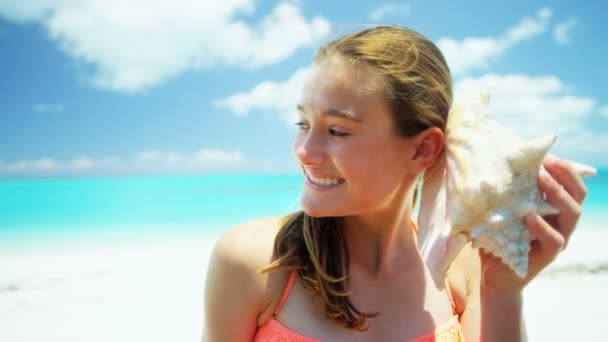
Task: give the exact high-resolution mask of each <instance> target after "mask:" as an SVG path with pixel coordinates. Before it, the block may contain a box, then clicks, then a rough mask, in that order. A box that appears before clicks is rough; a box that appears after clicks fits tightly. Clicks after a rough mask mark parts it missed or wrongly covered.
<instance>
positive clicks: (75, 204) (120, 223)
mask: <svg viewBox="0 0 608 342" xmlns="http://www.w3.org/2000/svg"><path fill="white" fill-rule="evenodd" d="M586 184H587V185H588V188H589V195H588V197H587V199H586V201H585V203H584V207H583V208H584V213H583V218H582V219H581V221H580V226H582V227H583V229H606V228H607V226H606V224H605V222H606V219H607V218H608V213H607V211H608V169H601V170H599V172H598V175H596V176H595V177H591V178H588V179H586ZM301 187H302V176H301V175H201V176H171V177H169V176H167V177H106V178H49V179H4V180H0V248H2V246H4V247H7V245H9V244H19V243H27V242H34V241H36V242H40V241H53V240H57V241H60V240H65V239H76V240H79V241H83V240H89V241H95V240H96V239H114V240H116V239H117V240H121V239H157V238H160V239H162V238H166V237H176V236H184V235H185V236H190V235H193V236H194V235H196V236H200V235H207V234H210V235H217V234H219V233H221V231H223V230H225V229H227V228H228V227H230V226H232V225H234V224H237V223H239V222H243V221H247V220H250V219H254V218H258V217H264V216H281V215H284V214H286V213H289V212H292V211H295V210H298V208H299V194H300V191H301Z"/></svg>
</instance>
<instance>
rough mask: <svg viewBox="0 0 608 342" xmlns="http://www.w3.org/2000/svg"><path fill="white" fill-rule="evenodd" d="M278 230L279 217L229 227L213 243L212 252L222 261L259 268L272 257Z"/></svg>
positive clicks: (265, 264)
mask: <svg viewBox="0 0 608 342" xmlns="http://www.w3.org/2000/svg"><path fill="white" fill-rule="evenodd" d="M278 230H279V219H278V218H274V217H269V218H261V219H256V220H253V221H249V222H245V223H241V224H239V225H236V226H234V227H232V228H230V229H229V230H228V231H227V232H226V233H225V234H224V235H223V236H222V237H221V238H220V239H219V240H218V241H217V243H216V244H215V247H214V252H213V254H214V255H215V254H219V255H220V256H222V257H224V258H226V260H224V261H229V262H234V263H238V264H241V266H252V267H254V268H257V269H260V268H263V267H264V266H267V265H268V262H269V261H270V258H271V257H272V247H273V244H274V239H275V237H276V234H277V232H278Z"/></svg>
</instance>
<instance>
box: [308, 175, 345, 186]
mask: <svg viewBox="0 0 608 342" xmlns="http://www.w3.org/2000/svg"><path fill="white" fill-rule="evenodd" d="M308 179H310V180H311V181H312V182H313V183H315V184H317V185H321V186H330V185H338V184H340V183H342V181H341V180H340V179H338V178H315V177H313V176H311V175H308Z"/></svg>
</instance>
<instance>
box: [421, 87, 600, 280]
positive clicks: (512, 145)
mask: <svg viewBox="0 0 608 342" xmlns="http://www.w3.org/2000/svg"><path fill="white" fill-rule="evenodd" d="M555 139H556V138H555V136H554V135H547V136H544V137H541V138H538V139H535V140H532V141H525V140H524V139H522V138H521V137H519V136H517V135H515V134H514V133H513V132H511V131H510V130H508V129H507V128H506V127H504V126H502V125H500V124H499V123H498V121H496V118H495V116H494V114H493V113H492V112H490V111H489V110H488V96H487V95H485V94H480V95H479V96H478V97H477V98H474V99H472V100H469V101H465V102H461V103H457V104H455V105H454V106H453V107H452V109H451V110H450V113H449V115H448V122H447V126H446V150H445V155H444V156H443V157H442V158H444V159H443V160H440V161H439V163H438V165H437V167H435V168H434V169H433V170H428V171H427V173H426V174H425V175H424V185H423V188H422V196H421V201H420V210H419V214H418V226H419V229H420V232H419V235H418V246H419V248H420V251H421V254H422V256H423V258H424V259H425V261H426V263H427V267H428V268H429V270H430V271H431V274H433V276H434V278H435V282H436V283H437V284H442V283H443V278H444V275H445V271H446V270H447V268H448V267H449V265H450V263H451V262H452V260H453V259H454V257H455V256H456V254H458V252H459V251H460V249H461V248H462V247H463V246H464V244H465V243H467V242H468V241H472V245H473V247H474V248H477V247H482V248H484V250H486V251H487V252H490V253H492V254H493V255H495V256H497V257H500V258H501V259H502V261H503V262H504V263H505V264H507V265H509V266H510V267H511V268H512V269H513V270H514V271H515V273H517V275H518V276H519V277H522V278H523V277H525V276H526V274H527V272H528V252H529V251H530V241H531V240H532V239H533V238H534V237H533V236H531V235H530V233H529V231H528V229H527V227H526V225H525V223H524V217H525V216H527V215H528V214H530V213H537V214H539V215H541V216H544V215H550V214H557V213H558V210H557V209H556V208H555V207H553V206H552V205H551V204H550V203H549V202H547V201H546V199H545V198H544V196H543V194H542V193H541V192H540V191H539V188H538V183H537V175H538V173H539V172H546V171H544V169H543V167H542V161H543V159H544V158H545V156H546V154H547V151H548V150H549V148H550V147H551V145H553V143H554V142H555ZM573 165H574V166H575V167H576V169H577V170H578V171H579V173H580V174H581V175H582V176H590V175H594V174H595V173H596V171H595V169H594V168H592V167H590V166H586V165H583V164H579V163H573Z"/></svg>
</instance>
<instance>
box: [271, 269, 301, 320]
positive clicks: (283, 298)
mask: <svg viewBox="0 0 608 342" xmlns="http://www.w3.org/2000/svg"><path fill="white" fill-rule="evenodd" d="M296 275H297V273H296V272H295V271H294V272H291V273H290V274H289V280H287V285H285V288H284V289H283V294H282V295H281V301H280V302H279V306H277V308H276V309H275V310H274V313H273V314H272V315H273V316H275V317H276V315H278V314H279V311H280V310H281V308H282V307H283V304H285V301H286V300H287V296H289V293H290V292H291V289H292V288H293V285H294V284H295V283H296Z"/></svg>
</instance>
